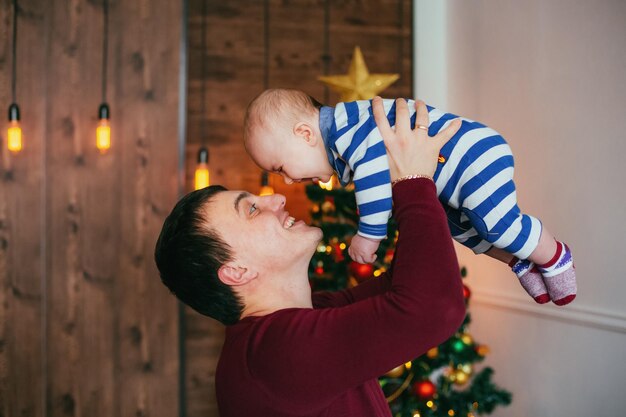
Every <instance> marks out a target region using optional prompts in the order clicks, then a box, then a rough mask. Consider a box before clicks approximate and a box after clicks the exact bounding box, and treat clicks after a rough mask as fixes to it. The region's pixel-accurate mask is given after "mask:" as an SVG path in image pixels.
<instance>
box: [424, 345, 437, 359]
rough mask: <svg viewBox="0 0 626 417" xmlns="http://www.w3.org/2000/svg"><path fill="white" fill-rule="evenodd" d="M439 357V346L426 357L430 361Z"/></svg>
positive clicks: (429, 350) (429, 351) (432, 349)
mask: <svg viewBox="0 0 626 417" xmlns="http://www.w3.org/2000/svg"><path fill="white" fill-rule="evenodd" d="M437 355H439V348H438V347H437V346H435V347H434V348H431V349H428V352H426V356H427V357H428V358H430V359H435V358H436V357H437Z"/></svg>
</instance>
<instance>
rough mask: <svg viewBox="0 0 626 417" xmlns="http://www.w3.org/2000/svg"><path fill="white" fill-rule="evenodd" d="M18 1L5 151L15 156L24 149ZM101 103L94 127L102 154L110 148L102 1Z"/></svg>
mask: <svg viewBox="0 0 626 417" xmlns="http://www.w3.org/2000/svg"><path fill="white" fill-rule="evenodd" d="M19 10H20V8H19V4H18V0H13V39H12V68H11V99H12V101H11V105H10V106H9V127H8V129H7V149H8V150H9V151H10V152H12V153H14V154H17V153H19V152H20V151H22V149H23V147H24V139H23V137H22V125H21V121H20V107H19V105H18V104H17V34H18V31H17V24H18V16H19ZM102 17H103V24H102V103H101V104H100V107H99V109H98V119H99V122H98V126H97V127H96V143H95V145H96V148H97V149H98V150H99V151H100V153H102V154H104V153H106V152H107V151H108V150H109V149H110V148H111V126H110V115H111V110H110V108H109V105H108V104H107V100H106V92H107V66H108V65H107V64H108V47H109V0H102Z"/></svg>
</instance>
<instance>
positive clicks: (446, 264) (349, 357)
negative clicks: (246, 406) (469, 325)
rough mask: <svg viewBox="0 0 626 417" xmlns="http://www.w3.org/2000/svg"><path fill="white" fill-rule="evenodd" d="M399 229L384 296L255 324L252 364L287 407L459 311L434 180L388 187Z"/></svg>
mask: <svg viewBox="0 0 626 417" xmlns="http://www.w3.org/2000/svg"><path fill="white" fill-rule="evenodd" d="M394 191H395V193H394V204H395V215H396V218H397V220H398V227H399V230H400V235H399V239H398V244H397V248H396V253H395V259H394V267H393V271H392V274H393V279H392V280H391V285H390V287H389V289H388V290H387V291H386V292H384V293H383V294H379V295H376V296H373V297H367V298H365V299H362V300H359V301H356V302H354V303H351V304H348V305H345V306H343V307H338V308H323V309H286V310H280V311H277V312H275V313H273V314H271V315H270V316H268V317H267V318H266V319H265V320H262V321H260V322H259V324H258V326H257V327H256V328H255V329H254V331H253V333H252V335H251V338H250V340H249V344H248V354H247V358H248V363H247V366H248V369H249V371H250V374H251V375H252V377H253V378H254V379H256V380H257V381H258V383H259V386H260V389H262V390H263V391H264V392H265V393H266V395H268V396H269V397H270V398H272V399H274V400H275V401H277V402H279V403H280V404H281V406H282V407H284V408H285V410H286V411H291V412H293V413H301V412H305V411H306V412H310V411H311V410H313V409H320V408H323V407H325V406H327V405H328V404H330V402H332V400H333V399H335V398H336V397H337V396H338V395H340V394H341V393H342V392H344V391H346V390H347V389H350V388H353V387H356V386H358V385H359V384H362V383H364V382H365V381H368V380H370V379H372V378H376V377H378V376H379V375H382V374H384V373H385V372H387V371H388V370H389V369H392V368H393V367H395V366H397V365H399V364H401V363H404V362H406V361H408V360H411V359H413V358H415V357H417V356H419V355H421V354H422V353H424V352H426V351H427V350H428V349H429V348H431V347H433V346H436V345H438V344H439V343H441V342H443V341H444V340H446V339H447V338H448V337H450V336H451V335H452V334H453V333H454V332H455V331H456V329H457V328H458V326H459V325H460V324H461V322H462V320H463V318H464V316H465V304H464V301H463V295H462V284H461V279H460V274H459V268H458V263H457V260H456V255H455V252H454V248H453V246H452V240H451V239H450V232H449V230H448V225H447V222H446V217H445V214H444V212H443V209H442V207H441V204H440V203H439V201H438V200H437V195H436V190H435V186H434V184H433V183H432V181H429V180H426V179H415V180H407V181H402V182H401V183H398V184H397V185H396V187H395V189H394Z"/></svg>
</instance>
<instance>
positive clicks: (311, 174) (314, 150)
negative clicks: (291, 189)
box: [246, 132, 333, 184]
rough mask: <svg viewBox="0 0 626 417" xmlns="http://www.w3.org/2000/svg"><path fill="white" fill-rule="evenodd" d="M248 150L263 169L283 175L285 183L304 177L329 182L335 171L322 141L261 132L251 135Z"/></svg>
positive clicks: (302, 179)
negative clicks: (314, 141)
mask: <svg viewBox="0 0 626 417" xmlns="http://www.w3.org/2000/svg"><path fill="white" fill-rule="evenodd" d="M246 149H247V150H248V153H249V154H250V156H251V157H252V159H253V160H254V162H256V164H257V165H258V166H259V167H261V168H262V169H264V170H266V171H269V172H274V173H277V174H279V175H282V176H283V179H284V180H285V183H287V184H292V183H294V182H301V181H311V180H313V181H317V180H320V181H323V182H327V181H329V180H330V177H331V176H332V175H333V168H332V167H331V165H330V163H329V162H328V157H327V156H326V149H325V148H324V144H323V142H320V141H317V142H316V143H315V144H314V145H312V144H310V143H309V142H307V141H306V140H304V139H303V138H302V137H299V136H296V135H285V137H279V136H277V135H273V134H272V133H271V132H263V133H261V132H259V133H258V134H256V135H253V136H252V137H251V138H249V140H248V143H247V144H246Z"/></svg>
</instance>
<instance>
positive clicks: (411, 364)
mask: <svg viewBox="0 0 626 417" xmlns="http://www.w3.org/2000/svg"><path fill="white" fill-rule="evenodd" d="M411 366H413V362H411V361H409V362H407V363H405V364H404V367H405V368H406V369H411Z"/></svg>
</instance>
